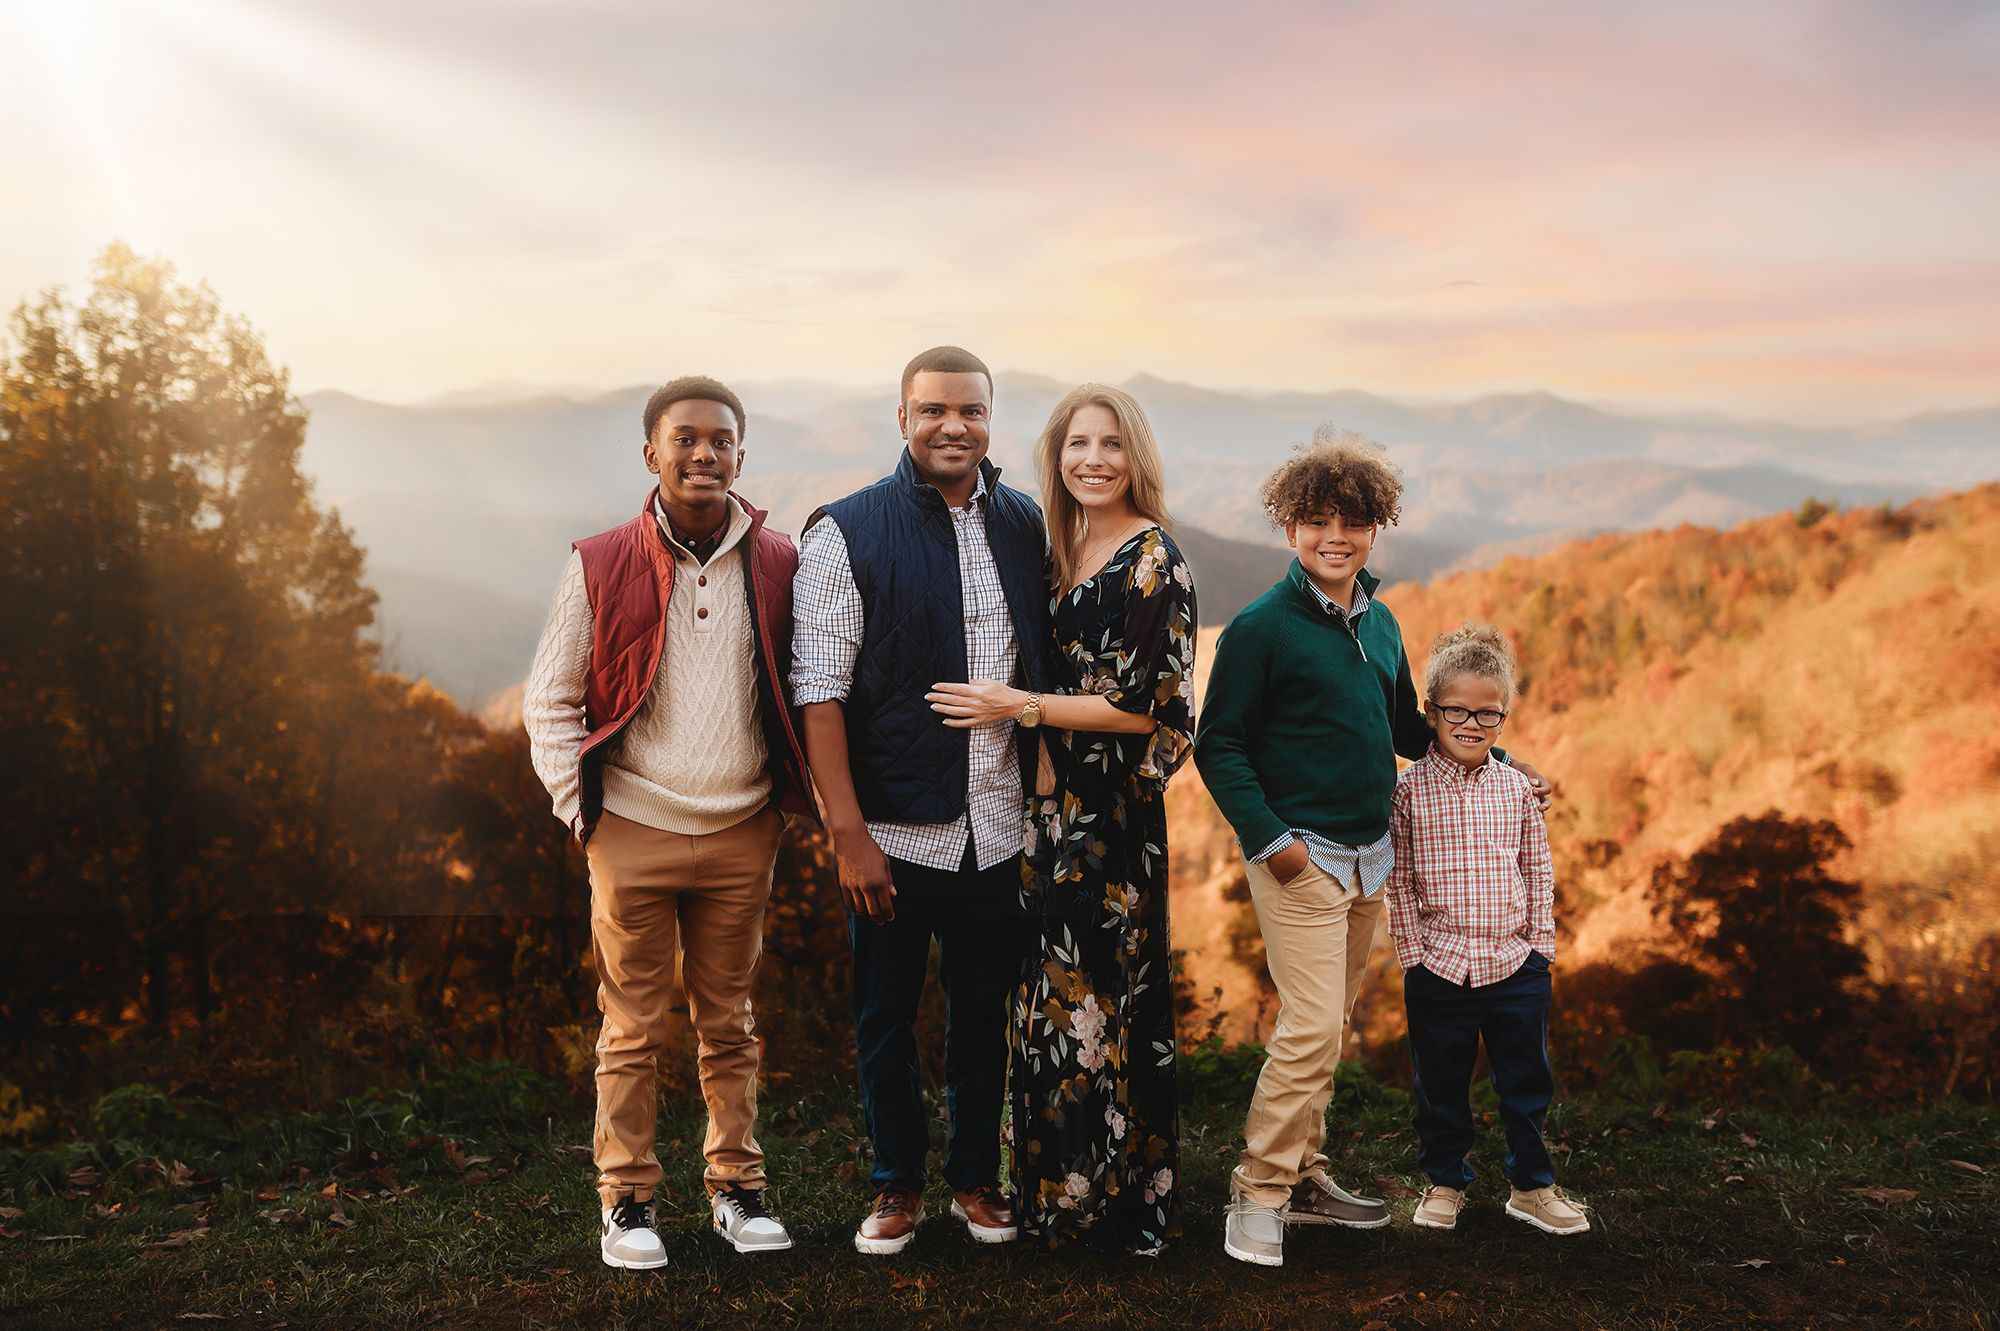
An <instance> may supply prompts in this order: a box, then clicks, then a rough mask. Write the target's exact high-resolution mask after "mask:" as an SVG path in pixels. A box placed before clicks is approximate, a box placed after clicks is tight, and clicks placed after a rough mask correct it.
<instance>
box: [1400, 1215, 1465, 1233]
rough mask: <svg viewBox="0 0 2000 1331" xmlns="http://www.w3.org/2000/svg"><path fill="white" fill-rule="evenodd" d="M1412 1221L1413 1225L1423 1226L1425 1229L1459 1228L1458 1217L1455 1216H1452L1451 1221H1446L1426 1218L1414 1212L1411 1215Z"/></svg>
mask: <svg viewBox="0 0 2000 1331" xmlns="http://www.w3.org/2000/svg"><path fill="white" fill-rule="evenodd" d="M1410 1223H1411V1224H1413V1225H1419V1226H1422V1227H1423V1228H1425V1229H1457V1228H1458V1217H1457V1216H1453V1217H1452V1218H1451V1221H1450V1222H1449V1223H1446V1222H1445V1221H1443V1220H1426V1219H1424V1218H1423V1217H1422V1216H1420V1215H1415V1214H1412V1215H1411V1216H1410Z"/></svg>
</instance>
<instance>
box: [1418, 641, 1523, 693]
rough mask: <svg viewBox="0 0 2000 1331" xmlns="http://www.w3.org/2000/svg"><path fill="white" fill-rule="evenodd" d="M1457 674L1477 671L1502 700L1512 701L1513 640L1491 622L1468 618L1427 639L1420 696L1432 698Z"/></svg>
mask: <svg viewBox="0 0 2000 1331" xmlns="http://www.w3.org/2000/svg"><path fill="white" fill-rule="evenodd" d="M1461 675H1477V676H1478V677H1479V678H1481V679H1486V680H1491V681H1492V682H1493V684H1494V685H1495V686H1496V687H1498V688H1499V690H1500V696H1501V697H1502V698H1504V699H1505V700H1506V701H1505V703H1503V704H1502V705H1503V706H1507V707H1512V706H1513V705H1514V644H1513V643H1511V642H1509V641H1507V635H1506V634H1504V633H1502V632H1501V631H1500V630H1499V628H1498V627H1496V626H1495V625H1492V624H1475V623H1473V622H1472V621H1471V620H1467V621H1466V622H1465V623H1463V624H1461V625H1459V626H1458V627H1457V628H1455V629H1453V630H1452V631H1451V632H1449V633H1440V634H1438V635H1437V637H1436V638H1435V639H1434V640H1433V641H1432V642H1431V659H1430V664H1429V665H1427V666H1425V667H1424V697H1426V698H1429V699H1432V700H1435V699H1436V698H1437V696H1438V691H1439V690H1441V689H1443V688H1444V686H1445V685H1447V684H1449V683H1451V682H1452V681H1453V680H1455V679H1457V678H1458V677H1459V676H1461Z"/></svg>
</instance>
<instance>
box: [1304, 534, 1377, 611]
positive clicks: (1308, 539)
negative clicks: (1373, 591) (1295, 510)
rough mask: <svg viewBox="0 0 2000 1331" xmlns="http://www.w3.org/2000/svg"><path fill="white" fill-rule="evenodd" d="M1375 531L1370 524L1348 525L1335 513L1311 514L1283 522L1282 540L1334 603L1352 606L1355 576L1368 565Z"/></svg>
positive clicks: (1307, 574) (1373, 545) (1373, 546)
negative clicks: (1283, 536) (1336, 601)
mask: <svg viewBox="0 0 2000 1331" xmlns="http://www.w3.org/2000/svg"><path fill="white" fill-rule="evenodd" d="M1376 531H1377V528H1375V527H1374V526H1372V525H1371V526H1366V527H1363V526H1358V525H1354V524H1351V523H1349V522H1348V521H1347V520H1346V519H1345V518H1343V517H1341V516H1340V514H1338V513H1313V514H1310V515H1309V516H1307V517H1304V518H1301V519H1299V520H1298V521H1297V522H1288V523H1286V524H1285V539H1286V540H1287V541H1289V542H1290V543H1291V546H1292V548H1293V549H1294V550H1296V551H1298V552H1299V567H1300V568H1303V569H1304V570H1305V571H1306V576H1307V577H1309V578H1311V579H1312V580H1313V581H1314V582H1317V583H1318V584H1319V585H1320V590H1322V591H1324V592H1326V593H1327V594H1328V595H1329V596H1332V597H1333V598H1334V599H1335V600H1340V601H1341V603H1342V604H1343V605H1351V604H1352V601H1353V596H1354V590H1353V589H1354V575H1355V574H1357V573H1359V572H1360V571H1361V570H1362V569H1364V568H1366V567H1367V566H1368V555H1369V552H1370V551H1372V550H1374V548H1375V533H1376ZM1342 597H1345V598H1346V599H1345V600H1342Z"/></svg>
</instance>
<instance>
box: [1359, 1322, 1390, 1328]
mask: <svg viewBox="0 0 2000 1331" xmlns="http://www.w3.org/2000/svg"><path fill="white" fill-rule="evenodd" d="M1361 1331H1389V1324H1388V1323H1387V1322H1384V1321H1380V1320H1377V1321H1373V1322H1363V1323H1362V1324H1361Z"/></svg>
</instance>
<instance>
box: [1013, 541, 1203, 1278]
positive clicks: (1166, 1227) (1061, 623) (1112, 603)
mask: <svg viewBox="0 0 2000 1331" xmlns="http://www.w3.org/2000/svg"><path fill="white" fill-rule="evenodd" d="M1052 611H1053V614H1052V620H1053V630H1054V633H1055V638H1056V649H1057V658H1056V659H1057V660H1058V662H1059V663H1060V664H1059V666H1058V670H1059V672H1060V678H1061V679H1062V681H1063V683H1062V687H1061V688H1060V689H1059V692H1062V693H1067V694H1095V695H1097V696H1098V697H1101V698H1104V699H1106V700H1108V701H1109V702H1110V703H1111V704H1112V706H1114V707H1117V708H1118V709H1120V710H1121V711H1126V712H1135V713H1150V714H1151V715H1152V717H1153V719H1154V720H1155V721H1156V722H1157V723H1158V725H1157V727H1156V728H1155V729H1154V730H1153V731H1152V733H1150V734H1145V735H1136V734H1111V733H1102V732H1096V733H1092V732H1082V731H1078V732H1074V733H1071V734H1069V735H1067V736H1065V735H1063V734H1062V733H1061V732H1052V733H1051V734H1050V735H1049V736H1048V749H1049V755H1050V759H1051V762H1052V764H1053V766H1054V768H1055V773H1056V787H1055V793H1054V794H1053V795H1052V796H1051V795H1041V796H1038V797H1037V798H1036V799H1035V800H1034V801H1033V803H1032V805H1031V807H1030V826H1031V828H1032V831H1033V841H1032V843H1031V845H1030V848H1029V852H1028V856H1027V859H1026V861H1025V862H1024V865H1023V868H1022V875H1021V877H1022V884H1023V897H1024V900H1025V904H1026V906H1027V909H1028V914H1029V920H1030V923H1031V924H1032V925H1035V926H1038V934H1037V939H1036V941H1037V946H1036V947H1035V948H1033V949H1032V950H1031V952H1030V956H1029V969H1028V971H1027V973H1026V974H1025V975H1024V977H1023V979H1022V983H1021V985H1020V987H1019V988H1018V989H1017V990H1016V991H1015V994H1014V1000H1013V1004H1012V1011H1011V1013H1010V1016H1011V1018H1012V1020H1011V1022H1010V1030H1009V1035H1008V1044H1009V1072H1008V1100H1009V1109H1010V1112H1009V1115H1008V1120H1009V1121H1008V1142H1009V1145H1010V1146H1011V1148H1012V1151H1011V1154H1012V1157H1013V1162H1014V1164H1013V1170H1014V1191H1015V1196H1016V1199H1017V1202H1016V1204H1017V1206H1018V1207H1019V1213H1020V1216H1021V1223H1022V1225H1023V1227H1024V1228H1025V1230H1026V1231H1027V1233H1029V1234H1032V1235H1035V1236H1038V1237H1039V1238H1040V1239H1041V1240H1042V1241H1043V1242H1044V1243H1046V1244H1047V1245H1048V1246H1049V1247H1051V1248H1055V1247H1060V1246H1064V1245H1072V1244H1073V1245H1075V1246H1078V1247H1082V1248H1087V1249H1091V1250H1094V1251H1098V1252H1106V1253H1149V1254H1150V1253H1156V1252H1158V1251H1159V1250H1160V1249H1161V1248H1163V1247H1164V1246H1165V1245H1166V1243H1167V1242H1168V1240H1170V1239H1172V1238H1174V1237H1175V1236H1177V1235H1178V1234H1179V1233H1180V1232H1181V1203H1180V1178H1179V1175H1180V1113H1179V1108H1178V1105H1177V1102H1176V1099H1175V1093H1174V1044H1175V1040H1174V986H1173V976H1172V973H1171V968H1172V960H1171V956H1170V953H1171V949H1172V941H1171V938H1170V936H1169V931H1168V926H1167V816H1166V789H1167V779H1168V778H1169V777H1171V776H1172V775H1173V774H1174V772H1175V770H1176V769H1177V768H1179V767H1180V765H1181V764H1182V763H1183V762H1185V761H1186V760H1187V757H1188V755H1189V753H1190V752H1191V751H1192V747H1193V741H1194V712H1193V698H1194V648H1195V599H1194V580H1193V579H1192V578H1191V577H1190V576H1189V574H1188V567H1187V564H1186V562H1185V561H1183V560H1182V558H1181V553H1180V551H1179V550H1178V549H1177V548H1176V547H1175V546H1174V543H1173V540H1172V539H1171V538H1170V537H1169V536H1167V534H1166V533H1165V532H1163V531H1161V530H1160V529H1159V528H1158V527H1152V528H1148V529H1147V530H1146V531H1143V532H1141V533H1140V534H1139V535H1137V536H1134V537H1133V538H1132V539H1131V540H1130V541H1127V542H1126V543H1125V544H1124V545H1123V546H1121V547H1119V550H1118V552H1117V553H1116V554H1114V555H1113V556H1112V557H1111V559H1110V561H1109V562H1108V563H1106V564H1105V566H1104V568H1103V570H1102V571H1101V572H1099V573H1098V574H1097V576H1096V577H1094V578H1091V579H1090V580H1088V581H1086V582H1083V583H1081V584H1079V585H1078V586H1077V587H1076V588H1075V589H1074V590H1073V591H1070V592H1068V593H1066V594H1058V595H1057V597H1056V598H1055V601H1054V603H1053V605H1052Z"/></svg>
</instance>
